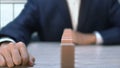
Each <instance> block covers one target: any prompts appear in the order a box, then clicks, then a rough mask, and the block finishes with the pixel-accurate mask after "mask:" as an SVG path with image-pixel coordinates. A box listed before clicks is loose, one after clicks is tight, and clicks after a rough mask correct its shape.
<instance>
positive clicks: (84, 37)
mask: <svg viewBox="0 0 120 68" xmlns="http://www.w3.org/2000/svg"><path fill="white" fill-rule="evenodd" d="M119 18H120V5H119V3H118V0H28V2H27V4H26V5H25V8H24V9H23V11H22V12H21V14H20V15H19V16H18V17H17V18H16V19H15V20H14V21H12V22H11V23H10V24H8V25H7V26H6V27H4V28H3V29H2V30H1V31H0V38H1V39H0V42H1V47H0V60H1V62H0V66H8V67H13V66H15V65H21V64H22V65H26V64H29V65H33V64H34V57H32V56H31V55H30V54H29V53H28V52H27V49H26V46H25V45H27V44H28V43H29V39H30V36H31V34H32V33H33V32H35V31H36V32H38V35H39V38H40V40H41V41H60V39H61V36H62V33H63V30H64V29H65V28H71V31H72V32H73V42H74V43H76V44H80V45H87V44H105V45H107V44H120V19H119ZM20 41H21V42H20Z"/></svg>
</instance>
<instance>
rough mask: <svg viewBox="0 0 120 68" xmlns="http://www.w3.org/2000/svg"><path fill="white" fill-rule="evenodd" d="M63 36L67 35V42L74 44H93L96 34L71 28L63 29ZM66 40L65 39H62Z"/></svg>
mask: <svg viewBox="0 0 120 68" xmlns="http://www.w3.org/2000/svg"><path fill="white" fill-rule="evenodd" d="M63 34H64V37H65V38H66V37H68V39H71V40H67V42H68V41H69V42H73V43H75V44H79V45H89V44H95V43H96V36H95V35H94V34H92V33H91V34H86V33H81V32H76V31H73V30H72V29H65V30H64V33H63ZM64 42H66V40H64Z"/></svg>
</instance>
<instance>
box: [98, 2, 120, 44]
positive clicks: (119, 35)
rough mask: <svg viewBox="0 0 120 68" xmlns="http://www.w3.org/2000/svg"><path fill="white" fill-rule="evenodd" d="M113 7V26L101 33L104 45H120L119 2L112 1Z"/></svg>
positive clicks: (111, 8)
mask: <svg viewBox="0 0 120 68" xmlns="http://www.w3.org/2000/svg"><path fill="white" fill-rule="evenodd" d="M111 1H112V5H111V6H110V9H109V15H108V17H109V20H110V22H111V23H112V24H113V26H112V27H110V28H109V29H107V30H104V31H100V33H101V35H102V37H103V40H104V44H119V43H120V4H119V2H118V0H111Z"/></svg>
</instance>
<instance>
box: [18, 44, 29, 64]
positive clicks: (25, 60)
mask: <svg viewBox="0 0 120 68" xmlns="http://www.w3.org/2000/svg"><path fill="white" fill-rule="evenodd" d="M16 46H17V47H18V49H19V52H20V55H21V59H22V65H26V64H27V63H28V61H29V54H28V51H27V48H26V46H25V44H24V43H22V42H19V43H17V44H16Z"/></svg>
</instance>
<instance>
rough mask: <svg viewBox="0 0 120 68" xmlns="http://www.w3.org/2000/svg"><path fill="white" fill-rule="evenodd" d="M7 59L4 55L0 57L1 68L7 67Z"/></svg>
mask: <svg viewBox="0 0 120 68" xmlns="http://www.w3.org/2000/svg"><path fill="white" fill-rule="evenodd" d="M5 64H6V63H5V59H4V57H3V56H2V55H0V66H5Z"/></svg>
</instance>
